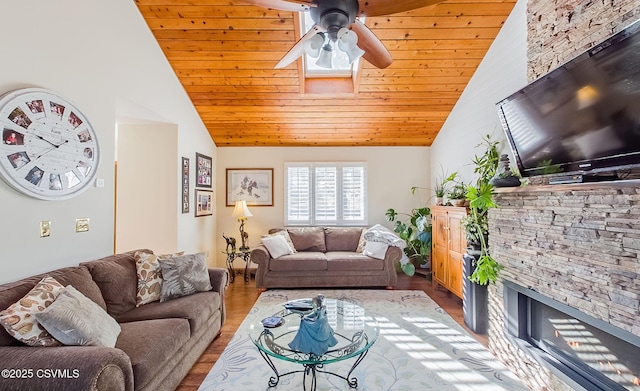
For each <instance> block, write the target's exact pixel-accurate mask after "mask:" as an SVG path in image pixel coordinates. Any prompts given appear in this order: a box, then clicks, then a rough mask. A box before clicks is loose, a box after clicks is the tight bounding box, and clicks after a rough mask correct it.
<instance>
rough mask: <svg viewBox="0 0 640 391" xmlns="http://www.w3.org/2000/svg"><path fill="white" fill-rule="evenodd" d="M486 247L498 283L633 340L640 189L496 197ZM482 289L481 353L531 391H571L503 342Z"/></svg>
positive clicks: (531, 190) (529, 190)
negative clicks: (486, 312) (486, 318)
mask: <svg viewBox="0 0 640 391" xmlns="http://www.w3.org/2000/svg"><path fill="white" fill-rule="evenodd" d="M495 200H496V201H497V204H498V205H499V208H497V209H493V210H491V212H490V219H489V229H490V237H489V238H490V239H489V240H490V247H491V251H492V254H493V256H494V257H495V258H496V259H497V260H498V261H499V262H500V263H501V264H503V265H504V266H505V268H504V270H503V271H502V273H501V277H502V278H504V279H507V280H510V281H513V282H516V283H518V284H520V285H522V286H525V287H530V288H532V289H534V290H536V291H538V292H539V293H541V294H543V295H545V296H547V297H550V298H553V299H555V300H557V301H559V302H562V303H564V304H567V305H569V306H571V307H574V308H577V309H579V310H581V311H583V312H585V313H587V314H589V315H591V316H594V317H596V318H598V319H601V320H603V321H605V322H608V323H610V324H612V325H615V326H617V327H620V328H622V329H625V330H627V331H630V332H632V333H634V334H636V335H639V336H640V323H638V321H637V320H638V319H639V318H640V181H626V182H624V181H621V182H615V183H605V184H580V185H573V186H568V185H558V186H529V187H520V188H515V189H513V188H512V189H499V190H498V193H497V194H496V196H495ZM502 293H503V284H502V281H499V282H498V283H497V284H496V285H495V286H491V287H490V330H489V348H490V349H491V350H492V352H493V353H494V354H496V355H497V356H498V357H499V358H500V359H501V360H502V361H504V362H505V363H506V364H507V365H508V366H509V367H510V368H511V369H512V370H513V371H514V372H515V373H517V374H518V376H519V377H520V378H521V379H523V381H524V382H525V383H526V384H528V385H529V386H530V387H531V388H532V389H534V390H553V391H556V390H571V389H572V388H570V387H569V386H567V385H565V384H563V383H562V382H561V381H560V380H559V379H557V378H556V377H555V376H553V375H552V374H551V373H550V372H549V371H548V370H546V369H545V368H543V367H541V366H540V365H538V364H537V363H536V362H535V361H534V360H533V359H532V358H530V357H528V356H527V355H526V353H525V352H523V351H521V350H519V349H518V348H516V347H515V346H513V345H512V344H510V343H509V341H508V339H507V338H506V337H505V335H504V306H503V296H502Z"/></svg>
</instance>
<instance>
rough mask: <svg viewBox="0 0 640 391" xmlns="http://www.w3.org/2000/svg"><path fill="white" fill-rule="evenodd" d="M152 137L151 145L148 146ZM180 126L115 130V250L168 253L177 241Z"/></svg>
mask: <svg viewBox="0 0 640 391" xmlns="http://www.w3.org/2000/svg"><path fill="white" fill-rule="evenodd" d="M150 140H153V148H149V147H146V146H145V145H147V144H148V143H149V141H150ZM177 142H178V129H177V126H176V125H173V124H164V123H160V124H154V125H141V124H139V125H120V126H118V130H117V142H116V144H117V147H116V148H117V164H118V166H117V169H116V171H117V172H116V176H117V186H116V221H115V225H116V241H115V251H116V252H118V253H120V252H125V251H131V250H136V249H139V248H149V249H153V250H154V251H155V252H157V253H161V254H166V253H169V252H171V251H175V250H176V248H177V246H178V243H177V240H178V235H177V234H178V226H177V224H178V215H177V214H176V208H175V205H176V204H177V203H178V200H179V194H177V193H176V192H175V189H176V188H179V187H180V180H179V179H178V177H177V171H178V168H179V167H178V166H176V161H178V159H179V158H178V151H177V150H176V144H177Z"/></svg>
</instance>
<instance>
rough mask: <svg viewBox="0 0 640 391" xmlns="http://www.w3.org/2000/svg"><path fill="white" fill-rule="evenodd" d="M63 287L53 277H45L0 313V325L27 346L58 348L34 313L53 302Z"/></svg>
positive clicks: (56, 342)
mask: <svg viewBox="0 0 640 391" xmlns="http://www.w3.org/2000/svg"><path fill="white" fill-rule="evenodd" d="M63 290H64V286H62V284H60V283H59V282H58V281H56V279H54V278H53V277H45V278H43V279H42V280H40V282H38V283H37V284H36V285H35V286H34V287H33V289H31V290H30V291H29V292H28V293H27V294H26V295H24V297H23V298H22V299H20V300H18V301H17V302H15V303H13V304H11V305H10V306H9V307H7V309H5V310H3V311H0V323H1V324H2V326H3V327H4V328H5V329H6V330H7V333H9V335H11V336H12V337H14V338H15V339H17V340H18V341H20V342H22V343H25V344H27V345H29V346H58V345H60V342H58V341H56V340H55V339H54V337H52V336H51V335H50V334H49V333H48V332H47V331H46V330H45V329H44V328H43V327H42V326H41V325H40V323H39V322H38V321H37V320H36V318H35V317H34V316H35V314H36V313H38V312H41V311H43V310H44V309H45V308H47V307H48V306H50V305H51V303H53V302H54V300H55V299H56V297H58V295H59V294H60V292H62V291H63Z"/></svg>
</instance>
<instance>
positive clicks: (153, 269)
mask: <svg viewBox="0 0 640 391" xmlns="http://www.w3.org/2000/svg"><path fill="white" fill-rule="evenodd" d="M183 254H184V251H180V252H177V253H174V254H160V255H156V254H150V253H148V252H144V251H136V252H135V254H134V255H133V257H134V258H135V260H136V275H137V277H138V289H137V293H136V307H140V306H141V305H144V304H148V303H152V302H154V301H158V300H160V291H161V290H162V270H161V269H160V264H159V263H158V259H160V258H171V257H175V256H178V255H183Z"/></svg>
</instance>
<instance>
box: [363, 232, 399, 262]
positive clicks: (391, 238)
mask: <svg viewBox="0 0 640 391" xmlns="http://www.w3.org/2000/svg"><path fill="white" fill-rule="evenodd" d="M364 239H365V240H366V241H367V242H375V243H384V244H386V245H388V246H394V247H398V248H400V250H402V259H401V260H400V263H401V264H405V263H407V262H409V257H407V256H406V254H405V253H404V248H405V247H407V244H406V243H405V241H404V240H402V239H400V237H398V235H396V234H395V233H394V232H393V231H391V230H390V229H389V228H387V227H385V226H383V225H380V224H376V225H374V226H373V227H371V228H369V229H368V230H366V231H365V232H364ZM384 251H385V252H386V248H385V250H384ZM383 258H384V255H383Z"/></svg>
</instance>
